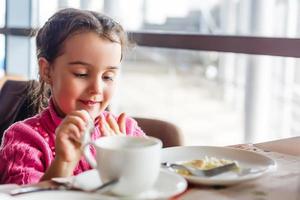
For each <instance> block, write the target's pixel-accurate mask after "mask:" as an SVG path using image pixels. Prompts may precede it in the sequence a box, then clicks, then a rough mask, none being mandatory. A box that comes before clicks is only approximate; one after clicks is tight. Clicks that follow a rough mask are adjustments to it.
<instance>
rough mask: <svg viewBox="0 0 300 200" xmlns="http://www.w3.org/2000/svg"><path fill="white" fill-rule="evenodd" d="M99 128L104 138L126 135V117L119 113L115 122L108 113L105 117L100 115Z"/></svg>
mask: <svg viewBox="0 0 300 200" xmlns="http://www.w3.org/2000/svg"><path fill="white" fill-rule="evenodd" d="M99 127H100V130H101V132H102V134H104V135H105V136H113V135H126V115H125V113H121V114H120V116H119V117H118V120H117V121H116V120H115V119H114V117H113V116H112V114H110V113H108V115H107V116H106V117H104V115H100V120H99Z"/></svg>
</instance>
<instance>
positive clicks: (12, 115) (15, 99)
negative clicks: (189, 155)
mask: <svg viewBox="0 0 300 200" xmlns="http://www.w3.org/2000/svg"><path fill="white" fill-rule="evenodd" d="M36 86H37V82H36V81H34V80H30V81H16V80H7V81H6V82H5V83H4V85H3V87H2V89H1V91H0V105H1V107H0V140H1V138H2V135H3V132H4V131H5V130H6V129H7V128H8V127H9V126H10V125H11V124H13V123H14V122H17V121H20V120H23V119H26V118H28V117H31V116H33V115H35V114H36V113H37V111H36V110H35V109H34V108H33V107H32V106H31V105H32V104H31V99H30V98H29V97H28V95H27V93H28V91H30V90H32V89H34V88H35V87H36ZM134 119H135V120H136V121H137V122H138V125H139V126H140V127H141V128H142V130H143V131H144V132H145V133H146V134H147V135H149V136H153V137H156V138H159V139H161V140H162V142H163V147H170V146H179V145H182V143H183V142H182V141H183V140H182V136H181V132H180V131H179V129H178V128H177V127H176V125H174V124H172V123H170V122H166V121H162V120H158V119H147V118H139V117H136V118H134Z"/></svg>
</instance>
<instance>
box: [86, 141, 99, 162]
mask: <svg viewBox="0 0 300 200" xmlns="http://www.w3.org/2000/svg"><path fill="white" fill-rule="evenodd" d="M93 144H94V143H93V142H88V143H86V144H84V146H83V155H84V157H85V159H86V161H87V162H88V163H89V164H90V165H91V166H92V167H93V168H97V162H96V160H95V158H94V156H93V155H92V153H91V150H90V145H93Z"/></svg>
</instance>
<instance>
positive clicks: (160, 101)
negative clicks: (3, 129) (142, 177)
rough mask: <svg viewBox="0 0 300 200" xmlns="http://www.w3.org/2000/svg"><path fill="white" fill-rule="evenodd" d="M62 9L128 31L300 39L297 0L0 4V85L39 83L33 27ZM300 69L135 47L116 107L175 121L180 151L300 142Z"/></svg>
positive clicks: (270, 60)
mask: <svg viewBox="0 0 300 200" xmlns="http://www.w3.org/2000/svg"><path fill="white" fill-rule="evenodd" d="M66 7H74V8H82V9H89V10H95V11H98V12H102V13H105V14H107V15H109V16H111V17H113V18H114V19H115V20H117V21H118V22H120V23H121V24H122V25H123V26H124V28H125V29H126V30H127V31H129V32H133V33H134V32H146V33H157V34H158V35H159V34H161V33H176V34H203V35H208V36H217V35H221V36H232V37H233V38H235V37H240V36H242V37H246V39H249V41H251V37H257V38H269V37H270V38H274V40H273V41H274V42H275V43H276V41H277V39H276V38H286V39H287V38H299V36H300V20H299V19H300V10H299V9H300V1H298V0H268V1H262V0H210V1H201V0H189V1H186V0H51V1H46V0H0V33H1V34H0V78H1V77H4V76H13V77H19V78H20V79H37V63H36V57H35V40H34V39H35V38H34V37H32V36H30V30H33V29H36V28H39V27H40V26H42V25H43V24H44V23H45V22H46V21H47V19H48V18H49V17H50V16H51V15H52V14H53V13H54V12H55V11H57V10H59V9H62V8H66ZM26 30H27V33H26ZM221 39H222V38H221ZM195 42H199V41H195ZM200 42H201V41H200ZM246 44H247V43H246ZM216 45H218V43H216ZM220 45H221V44H220ZM222 45H223V44H222ZM228 45H229V46H230V44H228ZM224 48H228V46H225V47H224ZM299 67H300V66H299V59H298V58H293V57H282V56H270V55H269V56H268V55H259V54H258V55H253V54H251V55H250V54H243V53H233V52H226V53H224V52H221V51H203V50H187V49H184V48H182V49H180V48H176V49H172V48H160V47H155V46H154V47H146V46H140V45H136V46H135V47H134V48H133V49H132V50H131V51H129V52H128V54H127V56H126V59H125V60H124V62H123V68H122V76H121V80H120V84H119V89H118V91H117V94H116V97H115V99H114V101H113V110H114V112H115V113H119V112H126V113H128V114H129V115H131V116H140V117H149V118H157V119H163V120H167V121H170V122H173V123H175V124H176V125H177V126H178V127H179V128H180V129H181V130H182V132H183V134H184V140H185V144H186V145H230V144H237V143H245V142H246V143H247V142H263V141H266V140H273V139H279V138H285V137H291V136H298V135H300V123H299V122H300V120H299V118H300V87H299V86H300V85H299V83H300V68H299ZM0 106H1V105H0Z"/></svg>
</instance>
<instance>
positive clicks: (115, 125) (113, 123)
mask: <svg viewBox="0 0 300 200" xmlns="http://www.w3.org/2000/svg"><path fill="white" fill-rule="evenodd" d="M106 119H107V122H108V125H109V126H110V128H111V130H112V131H113V133H114V134H117V135H120V134H121V132H120V128H119V125H118V123H117V122H116V120H115V119H114V118H113V116H112V115H111V114H110V113H109V114H108V115H107V118H106Z"/></svg>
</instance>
